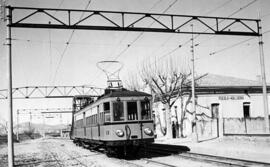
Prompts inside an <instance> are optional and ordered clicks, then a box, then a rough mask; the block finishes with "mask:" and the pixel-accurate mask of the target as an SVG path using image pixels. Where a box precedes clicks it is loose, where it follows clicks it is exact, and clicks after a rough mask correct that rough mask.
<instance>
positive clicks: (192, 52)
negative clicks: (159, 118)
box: [191, 24, 198, 142]
mask: <svg viewBox="0 0 270 167" xmlns="http://www.w3.org/2000/svg"><path fill="white" fill-rule="evenodd" d="M191 30H192V34H191V35H192V36H191V56H192V57H191V63H192V68H191V73H192V74H191V75H192V85H191V91H192V112H193V120H192V134H193V137H194V141H195V142H198V134H197V120H196V102H195V74H194V73H195V62H194V61H195V58H194V34H193V24H191Z"/></svg>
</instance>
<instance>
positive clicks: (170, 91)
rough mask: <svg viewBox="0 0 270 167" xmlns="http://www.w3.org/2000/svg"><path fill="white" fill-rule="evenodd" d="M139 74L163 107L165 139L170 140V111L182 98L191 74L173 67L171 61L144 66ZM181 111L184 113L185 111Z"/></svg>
mask: <svg viewBox="0 0 270 167" xmlns="http://www.w3.org/2000/svg"><path fill="white" fill-rule="evenodd" d="M140 73H141V78H142V80H143V82H144V83H145V84H146V85H148V86H149V87H150V89H151V92H152V93H153V94H155V96H156V97H157V98H158V100H159V101H160V102H161V103H162V104H163V105H164V108H165V113H166V118H165V119H166V121H165V122H166V125H165V128H166V137H167V138H172V121H171V115H172V114H171V109H172V106H173V105H174V104H175V102H176V100H177V99H179V97H183V95H184V90H183V88H184V87H185V88H187V87H188V86H189V85H190V83H191V82H190V79H189V78H190V76H191V73H190V71H188V70H186V68H180V67H179V66H176V65H174V63H173V61H172V60H170V61H165V62H163V63H160V64H158V65H157V64H154V65H151V64H144V65H143V66H142V68H141V71H140ZM182 111H183V112H184V111H185V110H182ZM182 117H183V118H184V117H185V114H183V113H182V114H181V120H182ZM176 121H178V120H176ZM182 122H183V121H182ZM176 124H178V122H176ZM181 126H183V123H181ZM182 129H183V128H182Z"/></svg>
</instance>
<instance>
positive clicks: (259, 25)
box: [257, 21, 269, 133]
mask: <svg viewBox="0 0 270 167" xmlns="http://www.w3.org/2000/svg"><path fill="white" fill-rule="evenodd" d="M257 24H258V29H259V34H260V35H259V50H260V64H261V76H262V87H263V88H262V89H263V105H264V122H265V129H264V130H265V133H269V109H268V99H267V98H268V97H267V87H266V77H265V64H264V52H263V38H262V27H261V23H260V21H258V23H257Z"/></svg>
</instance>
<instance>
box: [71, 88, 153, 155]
mask: <svg viewBox="0 0 270 167" xmlns="http://www.w3.org/2000/svg"><path fill="white" fill-rule="evenodd" d="M73 109H74V112H73V120H72V131H71V139H72V140H73V141H74V143H78V144H79V145H87V146H89V147H103V148H105V149H106V151H107V153H109V154H110V153H112V152H118V154H119V151H120V152H125V153H126V150H128V151H130V150H132V151H134V150H137V149H138V148H139V147H140V146H145V145H147V144H148V143H152V142H153V141H154V125H153V120H152V112H151V95H149V94H147V93H144V92H138V91H129V90H126V89H124V88H120V89H106V90H105V93H104V94H103V95H102V96H100V97H99V98H98V99H97V100H93V98H92V97H89V96H76V97H74V99H73Z"/></svg>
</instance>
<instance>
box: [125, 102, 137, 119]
mask: <svg viewBox="0 0 270 167" xmlns="http://www.w3.org/2000/svg"><path fill="white" fill-rule="evenodd" d="M127 113H128V120H138V113H137V102H127Z"/></svg>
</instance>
